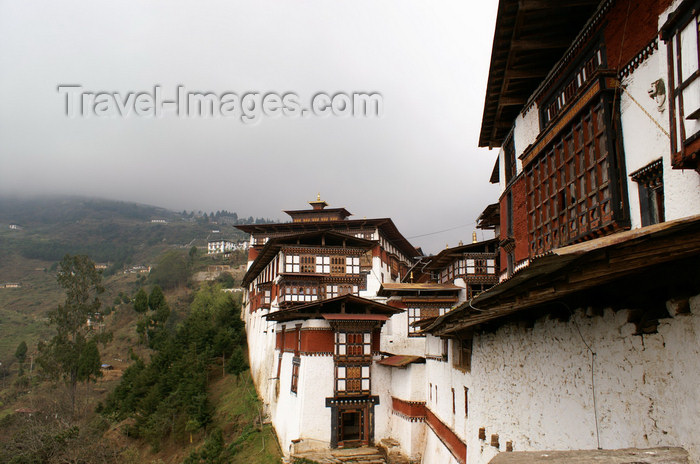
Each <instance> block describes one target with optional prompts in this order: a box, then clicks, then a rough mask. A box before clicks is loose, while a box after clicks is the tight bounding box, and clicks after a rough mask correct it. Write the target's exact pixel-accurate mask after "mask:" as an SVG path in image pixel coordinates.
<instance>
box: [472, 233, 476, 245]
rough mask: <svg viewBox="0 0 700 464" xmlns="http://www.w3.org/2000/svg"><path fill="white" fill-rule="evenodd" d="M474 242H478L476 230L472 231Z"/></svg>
mask: <svg viewBox="0 0 700 464" xmlns="http://www.w3.org/2000/svg"><path fill="white" fill-rule="evenodd" d="M472 243H476V231H474V232H472Z"/></svg>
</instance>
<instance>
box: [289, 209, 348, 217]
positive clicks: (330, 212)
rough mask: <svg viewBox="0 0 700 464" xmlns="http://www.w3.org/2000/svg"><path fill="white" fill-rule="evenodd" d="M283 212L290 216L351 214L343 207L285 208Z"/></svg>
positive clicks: (341, 215) (344, 215)
mask: <svg viewBox="0 0 700 464" xmlns="http://www.w3.org/2000/svg"><path fill="white" fill-rule="evenodd" d="M284 212H285V213H287V214H289V215H290V216H291V217H294V216H298V215H306V214H321V215H324V216H325V215H333V214H336V215H338V216H339V217H342V218H346V217H348V216H352V214H351V213H350V211H348V210H347V209H345V208H323V209H290V210H285V211H284Z"/></svg>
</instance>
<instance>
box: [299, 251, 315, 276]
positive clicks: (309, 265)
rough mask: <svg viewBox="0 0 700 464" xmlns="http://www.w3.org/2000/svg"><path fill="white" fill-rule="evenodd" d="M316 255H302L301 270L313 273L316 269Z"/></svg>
mask: <svg viewBox="0 0 700 464" xmlns="http://www.w3.org/2000/svg"><path fill="white" fill-rule="evenodd" d="M314 258H315V257H314V256H309V255H306V256H301V257H300V258H299V260H300V261H301V266H300V272H306V273H309V274H311V273H313V272H314V271H315V270H316V269H315V266H314V263H315V259H314Z"/></svg>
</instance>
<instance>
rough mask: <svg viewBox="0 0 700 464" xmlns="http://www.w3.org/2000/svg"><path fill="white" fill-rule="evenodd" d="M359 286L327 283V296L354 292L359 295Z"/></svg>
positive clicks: (332, 296)
mask: <svg viewBox="0 0 700 464" xmlns="http://www.w3.org/2000/svg"><path fill="white" fill-rule="evenodd" d="M358 291H359V288H358V286H357V285H350V284H345V285H326V298H335V297H337V296H343V295H347V294H349V293H352V294H353V295H357V293H358Z"/></svg>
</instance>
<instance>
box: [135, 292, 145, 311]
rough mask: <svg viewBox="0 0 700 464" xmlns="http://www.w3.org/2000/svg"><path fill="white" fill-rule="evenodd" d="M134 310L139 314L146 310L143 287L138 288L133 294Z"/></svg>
mask: <svg viewBox="0 0 700 464" xmlns="http://www.w3.org/2000/svg"><path fill="white" fill-rule="evenodd" d="M134 311H136V312H137V313H140V314H143V313H145V312H146V311H148V295H146V291H145V290H144V289H143V287H141V288H139V291H138V292H136V295H134Z"/></svg>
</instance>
